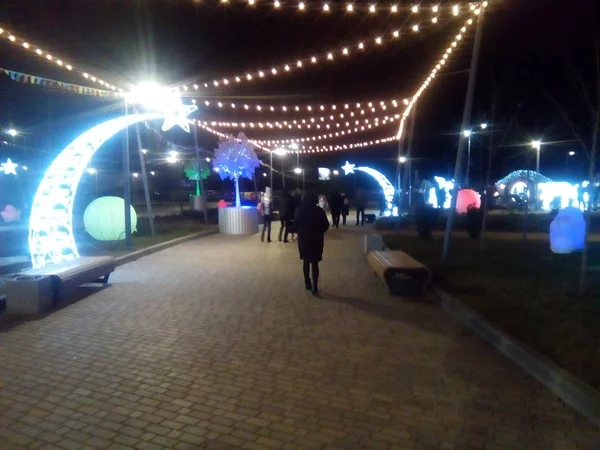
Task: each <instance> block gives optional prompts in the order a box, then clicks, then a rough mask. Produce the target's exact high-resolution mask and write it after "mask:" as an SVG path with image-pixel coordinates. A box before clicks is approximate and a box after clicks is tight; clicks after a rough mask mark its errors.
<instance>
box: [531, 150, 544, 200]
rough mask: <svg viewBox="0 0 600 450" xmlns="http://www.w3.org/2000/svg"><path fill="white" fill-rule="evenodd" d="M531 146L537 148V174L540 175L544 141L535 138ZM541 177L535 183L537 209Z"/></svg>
mask: <svg viewBox="0 0 600 450" xmlns="http://www.w3.org/2000/svg"><path fill="white" fill-rule="evenodd" d="M531 147H532V148H533V149H534V150H535V153H536V155H535V171H536V172H537V174H538V175H539V173H540V153H541V149H542V141H541V140H539V139H538V140H535V141H532V142H531ZM538 179H539V176H538V177H537V178H536V183H535V209H538V206H539V205H538V187H539V185H538V182H537V180H538Z"/></svg>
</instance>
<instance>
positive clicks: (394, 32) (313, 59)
mask: <svg viewBox="0 0 600 450" xmlns="http://www.w3.org/2000/svg"><path fill="white" fill-rule="evenodd" d="M302 4H304V3H300V5H302ZM348 6H352V4H348ZM434 23H435V24H436V23H438V21H435V22H434ZM411 29H412V31H413V32H417V31H419V30H420V26H419V25H418V24H415V25H413V26H412V28H411ZM401 33H402V30H398V29H394V30H391V31H389V32H388V34H387V35H388V36H391V37H392V38H394V39H390V40H388V41H386V43H389V42H390V41H391V40H396V39H397V38H399V37H400V35H401ZM374 42H375V43H376V44H377V45H382V44H384V37H382V36H376V37H375V38H374ZM354 45H356V47H357V48H358V49H359V50H364V49H365V44H364V42H362V41H359V42H357V43H356V44H354ZM344 49H348V46H344V47H340V48H339V49H335V50H330V51H328V52H326V53H325V54H324V59H325V60H326V61H334V60H335V57H334V55H335V54H336V53H338V52H339V53H342V54H344V55H347V56H348V55H350V51H349V50H347V51H344ZM296 61H297V62H296V65H295V66H290V65H289V64H285V65H283V66H281V65H279V66H275V67H274V68H275V69H276V70H275V71H273V70H271V72H270V73H264V72H263V71H262V70H253V71H250V72H248V73H247V74H246V80H247V81H251V80H252V74H256V75H257V76H258V77H259V78H265V79H266V78H267V76H269V77H275V76H278V75H279V72H278V71H279V69H280V68H283V70H284V71H285V72H291V71H292V68H294V69H295V68H300V67H302V66H303V63H305V62H310V63H311V64H313V65H314V64H318V58H317V56H311V57H310V58H307V59H297V60H296ZM230 78H235V80H236V82H238V83H239V82H240V81H242V78H240V76H239V75H234V76H232V77H230ZM238 79H239V81H238ZM212 84H213V86H214V87H220V86H221V85H222V84H224V83H220V82H219V80H213V81H212ZM205 86H208V84H205ZM181 87H183V86H181Z"/></svg>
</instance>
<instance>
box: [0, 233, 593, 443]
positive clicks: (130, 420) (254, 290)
mask: <svg viewBox="0 0 600 450" xmlns="http://www.w3.org/2000/svg"><path fill="white" fill-rule="evenodd" d="M363 233H364V230H363V229H357V228H355V227H346V228H343V229H340V230H331V231H330V232H328V236H327V241H326V247H325V254H324V262H323V264H322V268H321V290H322V297H321V298H318V299H317V298H313V297H312V296H311V295H309V294H308V293H307V292H306V291H305V290H304V289H303V283H302V276H301V265H300V262H299V260H298V256H297V249H296V247H295V244H293V243H291V244H288V245H284V244H281V243H277V242H273V243H270V244H265V243H260V242H259V239H258V238H257V237H256V236H251V237H234V236H218V235H215V236H211V237H207V238H203V239H199V240H196V241H191V242H188V243H185V244H182V245H179V246H176V247H173V248H170V249H167V250H164V251H162V252H159V253H155V254H153V255H150V256H148V257H145V258H143V259H140V260H138V261H135V262H132V263H129V264H127V265H125V266H121V267H119V268H118V269H117V271H116V272H115V274H114V275H113V277H112V278H111V280H112V286H111V287H109V288H108V289H104V290H100V291H96V292H93V293H92V294H91V295H88V297H86V298H84V299H81V300H79V301H76V302H73V303H71V304H70V305H69V306H67V307H66V308H62V309H59V310H57V311H54V312H53V313H52V314H49V315H47V316H44V317H43V318H40V319H38V320H32V321H24V322H20V323H19V322H17V323H14V324H13V325H14V326H10V327H7V328H6V329H1V328H0V333H1V337H2V346H3V350H2V365H1V366H0V379H2V380H3V390H2V394H3V395H2V397H1V398H0V410H1V411H2V412H3V417H2V428H0V439H1V440H2V444H1V445H2V449H3V450H4V448H7V449H8V448H32V449H36V448H45V447H46V448H61V449H66V450H69V449H78V450H79V449H81V448H84V447H89V448H112V449H119V448H139V449H143V448H147V449H154V448H174V449H221V448H223V449H226V448H236V449H240V448H241V449H250V450H252V449H261V450H264V449H267V448H282V449H295V450H299V449H303V448H305V449H313V450H314V449H318V450H321V449H325V448H331V449H334V448H335V449H348V450H351V449H359V448H369V449H376V448H382V449H388V448H389V449H403V450H419V449H427V450H430V449H431V450H434V449H435V450H438V449H443V450H457V449H463V448H477V449H478V450H481V449H504V448H506V449H510V448H528V449H531V450H535V449H538V448H541V449H551V448H552V446H554V448H559V447H560V448H561V449H562V448H564V449H578V450H588V449H598V448H600V440H599V436H600V433H598V431H599V430H598V428H597V427H595V426H593V425H592V424H591V423H589V422H588V421H587V420H586V419H585V418H583V417H582V416H580V415H579V414H578V413H576V412H575V411H574V410H573V409H571V408H570V407H568V406H566V405H565V404H564V403H562V402H561V401H560V400H559V399H558V398H556V397H555V396H554V395H553V394H552V393H551V392H550V391H548V390H547V389H546V388H545V387H543V386H542V385H540V384H539V383H538V382H536V381H535V380H533V379H531V378H530V377H529V376H528V375H526V374H525V373H524V372H523V371H522V370H520V369H519V368H518V367H516V366H515V365H514V364H512V363H511V362H510V361H508V360H506V359H505V358H504V357H502V356H501V355H499V354H498V353H497V352H496V351H495V350H493V349H492V348H490V347H489V346H487V345H486V344H485V343H483V342H482V341H481V340H480V339H479V338H477V337H476V336H474V335H473V334H472V333H470V332H468V331H467V330H465V329H464V328H463V327H462V326H461V325H460V324H458V323H457V322H455V321H454V320H453V318H452V317H450V316H449V315H448V314H446V313H445V312H443V311H441V310H440V309H439V308H438V307H437V306H434V305H433V304H432V302H429V301H427V299H420V300H417V301H407V300H404V299H398V298H390V297H389V295H388V294H387V292H386V289H385V287H384V286H383V283H382V282H381V281H380V280H379V279H377V278H376V277H375V276H374V275H373V273H372V271H371V270H370V268H369V267H368V264H367V262H366V258H365V256H364V254H363V252H362V248H363V241H362V235H363ZM87 293H88V294H89V291H88V292H87ZM77 295H78V293H75V294H74V297H75V296H77ZM0 327H3V325H1V324H0Z"/></svg>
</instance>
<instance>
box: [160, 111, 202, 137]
mask: <svg viewBox="0 0 600 450" xmlns="http://www.w3.org/2000/svg"><path fill="white" fill-rule="evenodd" d="M197 109H198V107H197V106H196V105H181V104H179V105H175V106H173V107H172V108H170V109H167V110H166V111H165V116H166V117H165V121H164V123H163V126H162V128H161V129H162V130H163V131H167V130H170V129H171V128H173V127H174V126H175V125H178V126H179V127H180V128H181V129H182V130H184V131H186V132H187V133H189V132H190V125H189V120H188V116H189V115H190V114H191V113H193V112H194V111H196V110H197Z"/></svg>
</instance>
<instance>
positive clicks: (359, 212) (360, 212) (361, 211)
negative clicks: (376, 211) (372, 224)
mask: <svg viewBox="0 0 600 450" xmlns="http://www.w3.org/2000/svg"><path fill="white" fill-rule="evenodd" d="M361 216H362V217H361ZM361 218H362V221H361ZM359 223H360V224H361V225H362V226H364V225H365V208H360V207H358V208H356V225H358V224H359Z"/></svg>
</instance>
